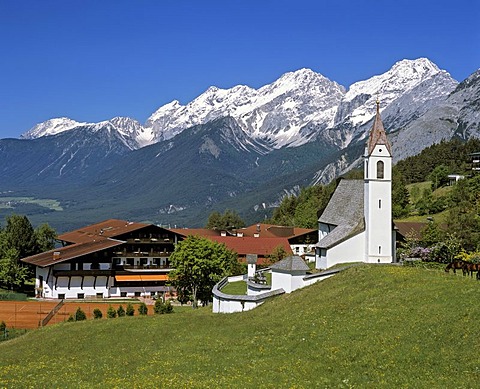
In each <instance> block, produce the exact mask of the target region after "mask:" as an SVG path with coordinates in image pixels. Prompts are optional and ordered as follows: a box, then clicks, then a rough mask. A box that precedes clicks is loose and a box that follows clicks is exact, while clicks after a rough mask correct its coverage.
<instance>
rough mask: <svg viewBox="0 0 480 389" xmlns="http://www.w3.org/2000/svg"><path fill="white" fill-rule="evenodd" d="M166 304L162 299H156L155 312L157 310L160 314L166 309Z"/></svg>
mask: <svg viewBox="0 0 480 389" xmlns="http://www.w3.org/2000/svg"><path fill="white" fill-rule="evenodd" d="M163 306H164V304H163V301H162V300H160V299H159V300H157V301H155V305H154V306H153V312H155V313H156V314H157V315H158V314H161V313H164V312H163V310H164V307H163Z"/></svg>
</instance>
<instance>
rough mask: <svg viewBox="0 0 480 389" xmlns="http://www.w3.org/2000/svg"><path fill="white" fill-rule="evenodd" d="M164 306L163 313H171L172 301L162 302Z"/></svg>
mask: <svg viewBox="0 0 480 389" xmlns="http://www.w3.org/2000/svg"><path fill="white" fill-rule="evenodd" d="M163 305H164V306H165V313H172V312H173V305H172V303H171V302H170V300H168V301H167V302H166V303H165V304H163Z"/></svg>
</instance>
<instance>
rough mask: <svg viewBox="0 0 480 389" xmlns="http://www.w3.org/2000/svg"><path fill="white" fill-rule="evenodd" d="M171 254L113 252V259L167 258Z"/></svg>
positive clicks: (160, 252)
mask: <svg viewBox="0 0 480 389" xmlns="http://www.w3.org/2000/svg"><path fill="white" fill-rule="evenodd" d="M171 254H172V252H171V251H133V252H128V251H117V252H114V253H113V255H114V256H115V257H122V258H140V257H142V258H145V257H150V258H161V257H163V258H168V257H169V256H170V255H171Z"/></svg>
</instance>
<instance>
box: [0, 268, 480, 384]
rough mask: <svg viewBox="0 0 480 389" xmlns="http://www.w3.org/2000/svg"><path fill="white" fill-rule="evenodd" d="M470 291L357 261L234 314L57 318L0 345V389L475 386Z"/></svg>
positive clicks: (471, 283) (468, 283)
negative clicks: (56, 321)
mask: <svg viewBox="0 0 480 389" xmlns="http://www.w3.org/2000/svg"><path fill="white" fill-rule="evenodd" d="M479 290H480V282H478V281H476V280H475V278H470V277H463V276H461V275H454V274H452V273H450V274H448V273H445V272H444V271H443V269H429V268H414V267H401V266H393V265H376V266H375V265H370V266H367V265H361V266H357V267H352V268H349V269H347V270H346V271H344V272H342V273H340V274H338V275H336V276H334V277H332V278H329V279H327V280H325V281H322V282H320V283H317V284H315V285H312V286H310V287H307V288H304V289H302V290H298V291H296V292H294V293H292V294H289V295H283V296H279V297H276V298H275V299H273V300H271V301H268V302H267V303H265V304H264V305H262V306H260V307H259V308H257V309H255V310H252V311H249V312H244V313H237V314H228V315H226V314H213V313H211V307H206V308H201V309H198V310H187V311H182V312H177V313H174V314H171V315H158V316H152V317H133V318H131V317H125V318H117V319H108V320H97V321H95V320H90V321H85V322H77V323H61V324H58V325H55V326H51V327H45V328H42V329H39V330H35V331H30V332H28V333H27V334H26V335H24V336H22V337H20V338H16V339H13V340H11V341H7V342H3V343H1V344H0V356H1V357H0V387H6V388H27V387H32V388H39V387H49V388H57V387H61V388H64V387H67V388H70V387H72V388H79V387H81V388H93V387H98V388H100V387H102V388H105V387H112V388H113V387H116V388H127V387H128V388H158V387H161V388H162V387H163V388H217V387H218V388H220V387H222V388H231V387H235V388H236V387H238V388H258V387H261V388H313V387H322V388H323V387H326V388H330V387H334V388H354V387H355V388H473V387H478V383H479V382H480V381H479V380H480V362H479V359H478V350H479V348H480V336H479V332H478V329H479V326H478V323H479V322H480V305H479V304H478V302H477V300H478V299H477V296H478V294H479Z"/></svg>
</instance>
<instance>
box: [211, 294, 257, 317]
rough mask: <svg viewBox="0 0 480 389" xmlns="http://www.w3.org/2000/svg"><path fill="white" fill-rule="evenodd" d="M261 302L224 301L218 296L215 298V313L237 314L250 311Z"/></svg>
mask: <svg viewBox="0 0 480 389" xmlns="http://www.w3.org/2000/svg"><path fill="white" fill-rule="evenodd" d="M260 304H263V301H261V302H258V303H257V302H253V301H244V302H242V301H238V300H224V299H222V298H219V297H217V296H213V313H235V312H243V311H249V310H251V309H254V308H256V307H257V306H259V305H260Z"/></svg>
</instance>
